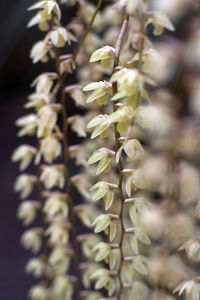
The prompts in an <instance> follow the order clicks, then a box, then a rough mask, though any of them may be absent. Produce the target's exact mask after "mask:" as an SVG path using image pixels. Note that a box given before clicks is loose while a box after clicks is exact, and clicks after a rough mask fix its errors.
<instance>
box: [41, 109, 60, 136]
mask: <svg viewBox="0 0 200 300" xmlns="http://www.w3.org/2000/svg"><path fill="white" fill-rule="evenodd" d="M38 118H39V120H38V130H37V137H46V136H48V135H51V133H52V131H53V129H54V127H55V124H56V122H57V113H56V112H55V111H54V110H53V108H52V107H51V106H49V105H45V106H43V107H42V108H41V109H40V110H39V112H38Z"/></svg>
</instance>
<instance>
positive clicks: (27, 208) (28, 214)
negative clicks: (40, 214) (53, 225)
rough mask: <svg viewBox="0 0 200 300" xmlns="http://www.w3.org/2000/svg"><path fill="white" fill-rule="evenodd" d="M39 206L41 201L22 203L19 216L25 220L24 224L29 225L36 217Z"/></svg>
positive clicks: (18, 212)
mask: <svg viewBox="0 0 200 300" xmlns="http://www.w3.org/2000/svg"><path fill="white" fill-rule="evenodd" d="M39 207H40V203H39V202H38V201H25V202H23V203H21V204H20V206H19V208H18V211H17V217H18V218H19V219H22V220H23V223H24V225H29V224H30V223H32V222H33V221H34V219H35V218H36V214H37V210H38V208H39Z"/></svg>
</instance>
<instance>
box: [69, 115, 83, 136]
mask: <svg viewBox="0 0 200 300" xmlns="http://www.w3.org/2000/svg"><path fill="white" fill-rule="evenodd" d="M67 121H68V123H69V124H70V125H71V128H72V130H73V131H75V132H76V133H77V135H78V136H79V137H86V136H87V133H86V124H85V120H84V118H83V117H81V116H80V115H75V116H73V117H71V118H68V120H67Z"/></svg>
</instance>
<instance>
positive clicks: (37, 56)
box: [30, 40, 51, 64]
mask: <svg viewBox="0 0 200 300" xmlns="http://www.w3.org/2000/svg"><path fill="white" fill-rule="evenodd" d="M50 49H51V46H50V45H47V44H46V41H43V40H42V41H39V42H37V43H36V44H34V46H33V47H32V49H31V53H30V58H31V59H32V60H33V63H34V64H36V63H37V62H39V61H40V60H41V62H47V61H48V56H47V54H48V52H49V50H50Z"/></svg>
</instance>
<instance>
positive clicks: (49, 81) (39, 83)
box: [31, 73, 57, 94]
mask: <svg viewBox="0 0 200 300" xmlns="http://www.w3.org/2000/svg"><path fill="white" fill-rule="evenodd" d="M56 78H57V75H56V74H55V73H43V74H41V75H39V76H37V77H36V78H35V80H34V81H33V83H32V84H31V87H34V86H35V87H36V92H37V93H44V94H48V93H49V92H50V90H51V88H52V86H53V80H54V79H56Z"/></svg>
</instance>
